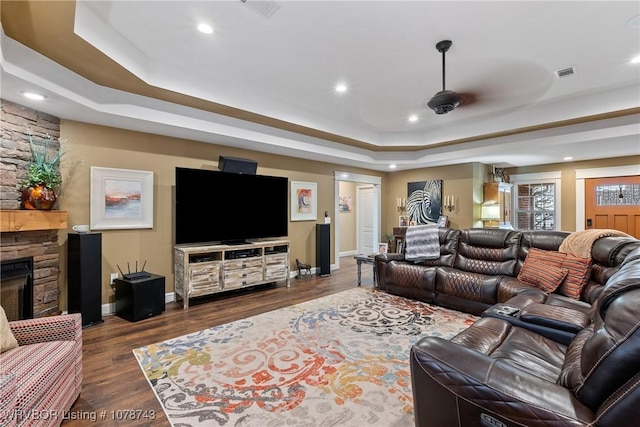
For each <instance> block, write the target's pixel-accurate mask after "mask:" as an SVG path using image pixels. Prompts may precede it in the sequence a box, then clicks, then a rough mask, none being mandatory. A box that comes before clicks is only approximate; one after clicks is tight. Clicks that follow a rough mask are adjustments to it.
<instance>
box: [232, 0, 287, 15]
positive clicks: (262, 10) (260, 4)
mask: <svg viewBox="0 0 640 427" xmlns="http://www.w3.org/2000/svg"><path fill="white" fill-rule="evenodd" d="M240 2H242V3H244V4H246V5H247V7H248V8H249V9H251V10H253V11H254V12H256V13H258V14H260V15H261V16H262V17H264V18H266V19H269V18H271V17H272V16H273V14H274V13H276V11H277V10H278V9H280V5H279V4H278V3H276V2H274V1H260V0H240Z"/></svg>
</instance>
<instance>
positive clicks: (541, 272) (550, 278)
mask: <svg viewBox="0 0 640 427" xmlns="http://www.w3.org/2000/svg"><path fill="white" fill-rule="evenodd" d="M568 272H569V270H567V269H566V268H558V267H553V266H551V265H549V264H543V263H541V262H538V261H532V260H531V259H530V258H529V256H528V255H527V257H526V258H525V260H524V264H523V265H522V269H521V270H520V274H518V280H520V281H521V282H525V283H529V284H531V285H533V286H535V287H537V288H539V289H542V290H543V291H545V292H546V293H548V294H549V293H551V292H553V291H555V290H556V289H558V286H560V284H561V283H562V281H563V280H564V278H565V277H566V276H567V273H568Z"/></svg>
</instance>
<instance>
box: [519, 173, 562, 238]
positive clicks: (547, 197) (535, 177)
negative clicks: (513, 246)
mask: <svg viewBox="0 0 640 427" xmlns="http://www.w3.org/2000/svg"><path fill="white" fill-rule="evenodd" d="M512 179H513V188H514V196H515V197H513V198H512V199H513V203H514V208H513V212H514V215H513V219H514V221H513V226H514V228H515V229H516V230H559V229H560V194H559V193H560V172H551V173H542V174H523V175H514V176H512Z"/></svg>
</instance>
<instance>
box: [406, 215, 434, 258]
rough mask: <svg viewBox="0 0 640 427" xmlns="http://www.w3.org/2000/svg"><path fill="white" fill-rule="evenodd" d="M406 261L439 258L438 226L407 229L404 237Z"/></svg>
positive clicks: (416, 226)
mask: <svg viewBox="0 0 640 427" xmlns="http://www.w3.org/2000/svg"><path fill="white" fill-rule="evenodd" d="M405 242H406V245H407V246H406V249H405V252H404V258H405V259H406V260H407V261H424V260H427V259H438V258H439V257H440V239H439V238H438V225H437V224H433V225H414V226H411V227H408V228H407V234H406V235H405Z"/></svg>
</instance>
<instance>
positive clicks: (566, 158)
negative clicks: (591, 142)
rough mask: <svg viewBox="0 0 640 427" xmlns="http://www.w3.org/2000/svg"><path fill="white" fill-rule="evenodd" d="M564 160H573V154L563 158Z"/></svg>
mask: <svg viewBox="0 0 640 427" xmlns="http://www.w3.org/2000/svg"><path fill="white" fill-rule="evenodd" d="M562 160H564V161H569V160H573V157H571V156H567V157H565V158H563V159H562Z"/></svg>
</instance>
